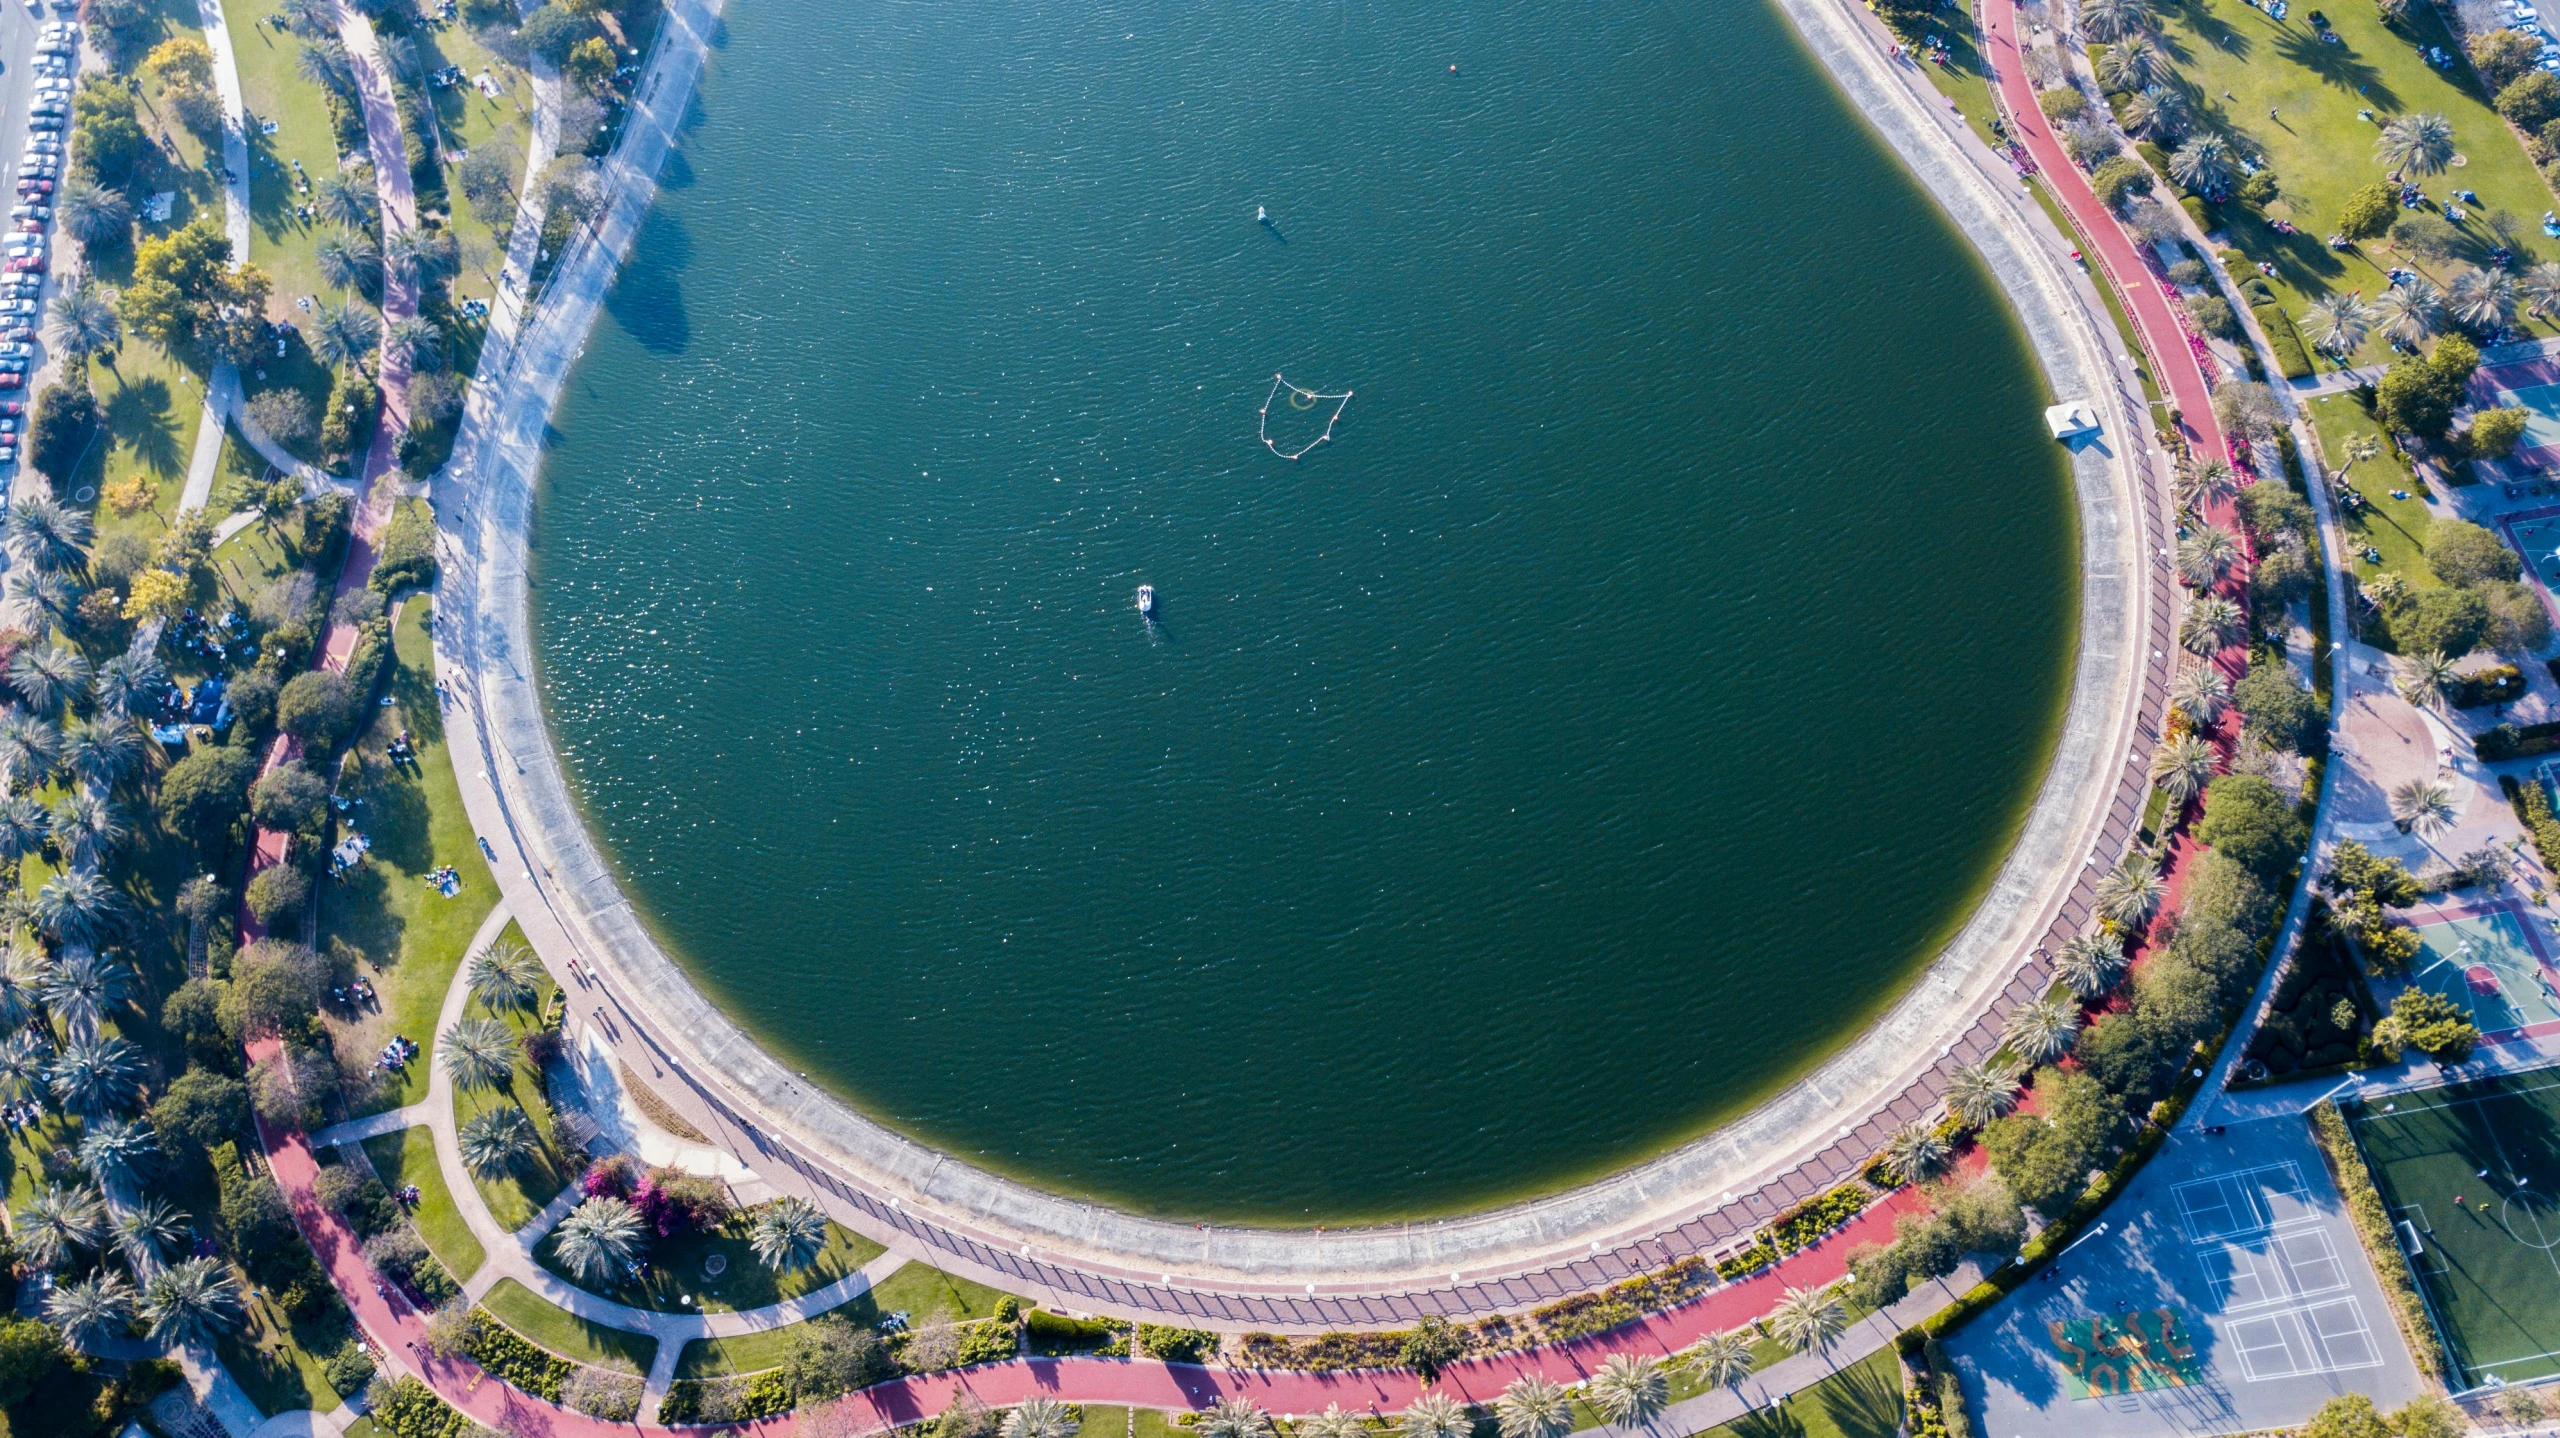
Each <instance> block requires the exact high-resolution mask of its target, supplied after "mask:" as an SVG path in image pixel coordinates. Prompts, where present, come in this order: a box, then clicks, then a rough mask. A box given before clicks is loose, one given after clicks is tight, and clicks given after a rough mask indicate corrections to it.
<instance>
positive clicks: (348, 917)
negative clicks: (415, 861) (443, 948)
mask: <svg viewBox="0 0 2560 1438" xmlns="http://www.w3.org/2000/svg"><path fill="white" fill-rule="evenodd" d="M390 887H391V886H390V881H389V880H388V879H387V878H385V877H384V875H383V873H382V871H381V870H380V869H377V868H371V867H368V868H362V869H358V870H356V871H355V872H354V873H352V874H349V875H348V876H347V878H346V882H344V883H333V884H330V885H328V886H327V887H326V888H324V889H322V890H321V894H320V942H321V945H322V947H324V948H325V947H327V946H328V943H329V941H330V940H332V939H342V940H344V941H345V942H347V943H348V944H350V945H352V946H354V947H355V948H356V949H357V950H358V951H359V952H361V953H362V954H363V955H364V958H365V962H366V963H369V964H371V965H373V966H374V967H375V968H377V969H389V968H391V967H393V966H394V965H396V964H398V963H399V962H400V938H401V935H402V934H403V933H404V932H406V930H407V929H408V922H407V921H406V920H404V919H402V918H401V917H400V915H399V914H397V913H395V912H394V911H393V910H392V908H391V906H390V904H389V903H387V902H385V900H386V899H387V898H388V897H389V894H390Z"/></svg>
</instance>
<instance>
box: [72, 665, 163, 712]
mask: <svg viewBox="0 0 2560 1438" xmlns="http://www.w3.org/2000/svg"><path fill="white" fill-rule="evenodd" d="M90 685H91V688H92V691H93V692H94V693H96V695H97V696H98V707H99V708H100V709H102V710H104V711H106V712H107V713H110V714H114V715H118V716H120V717H124V718H131V717H132V716H134V715H135V714H137V713H139V712H141V711H142V709H143V707H144V706H145V705H147V704H149V703H150V702H151V701H152V700H153V699H155V698H157V697H159V694H160V691H161V690H163V689H166V688H167V687H168V686H169V671H168V670H167V669H165V668H163V667H162V666H161V663H160V661H159V660H157V659H154V658H152V657H151V656H149V655H147V654H145V655H134V654H118V655H116V656H114V657H113V658H110V659H103V660H100V661H99V662H98V670H97V673H96V674H95V675H93V676H91V679H90Z"/></svg>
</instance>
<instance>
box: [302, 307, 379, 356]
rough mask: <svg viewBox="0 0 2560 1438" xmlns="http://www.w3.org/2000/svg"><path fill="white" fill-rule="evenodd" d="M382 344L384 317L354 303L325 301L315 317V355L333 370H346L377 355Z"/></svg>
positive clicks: (313, 335)
mask: <svg viewBox="0 0 2560 1438" xmlns="http://www.w3.org/2000/svg"><path fill="white" fill-rule="evenodd" d="M380 343H382V318H381V316H379V315H376V314H375V313H374V312H373V311H372V310H370V309H367V308H365V307H364V306H363V305H361V304H358V303H356V302H354V301H352V300H350V301H348V302H347V303H345V304H342V305H340V304H331V303H330V302H328V301H327V300H322V301H321V302H320V306H319V308H318V309H316V310H314V311H313V312H312V318H311V352H312V353H313V354H315V355H318V356H319V357H320V362H321V363H322V364H325V365H327V366H329V367H330V368H331V369H344V368H346V367H347V366H349V365H352V364H356V363H358V362H360V361H361V360H363V358H364V357H365V356H366V355H369V354H371V353H373V347H374V346H375V345H378V344H380Z"/></svg>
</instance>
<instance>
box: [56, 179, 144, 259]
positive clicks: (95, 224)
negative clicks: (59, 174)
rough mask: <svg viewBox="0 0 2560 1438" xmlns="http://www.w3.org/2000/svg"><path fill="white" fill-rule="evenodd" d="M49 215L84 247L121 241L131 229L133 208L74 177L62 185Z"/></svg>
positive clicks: (122, 199)
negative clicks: (51, 213) (51, 214)
mask: <svg viewBox="0 0 2560 1438" xmlns="http://www.w3.org/2000/svg"><path fill="white" fill-rule="evenodd" d="M53 215H54V218H55V219H57V220H60V221H61V222H62V227H63V228H64V229H66V230H69V231H70V232H71V237H72V238H73V239H75V240H78V241H79V242H80V243H82V244H84V245H98V244H103V243H106V242H108V241H112V240H117V239H121V238H123V236H124V235H125V234H126V233H127V232H128V231H130V230H131V229H132V228H133V206H132V205H131V204H130V203H128V202H127V201H126V200H125V197H124V196H122V195H120V194H118V193H116V192H115V191H113V190H110V189H108V188H106V187H105V186H103V185H100V184H97V183H95V182H94V181H90V180H84V179H79V178H77V177H74V178H73V179H71V180H68V181H66V182H65V183H64V184H63V186H62V192H61V193H60V194H58V195H56V196H54V200H53Z"/></svg>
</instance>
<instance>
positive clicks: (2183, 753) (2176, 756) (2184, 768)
mask: <svg viewBox="0 0 2560 1438" xmlns="http://www.w3.org/2000/svg"><path fill="white" fill-rule="evenodd" d="M2221 761H2222V756H2221V755H2219V754H2216V753H2215V752H2214V751H2213V746H2212V745H2211V744H2208V743H2206V742H2205V741H2203V740H2202V739H2199V738H2197V737H2196V736H2195V735H2193V734H2181V735H2179V736H2178V737H2177V738H2175V739H2172V740H2170V741H2169V742H2168V743H2166V744H2163V745H2161V746H2160V747H2159V748H2157V749H2154V750H2152V751H2151V782H2152V783H2154V784H2156V785H2158V786H2160V792H2161V793H2163V794H2166V795H2168V796H2169V812H2170V813H2172V814H2183V813H2185V812H2186V808H2187V805H2188V804H2189V803H2191V802H2192V801H2193V800H2194V799H2195V797H2196V796H2197V795H2198V794H2201V793H2203V792H2204V786H2205V785H2207V784H2210V783H2212V782H2213V769H2214V766H2215V765H2216V764H2218V763H2220V762H2221Z"/></svg>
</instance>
